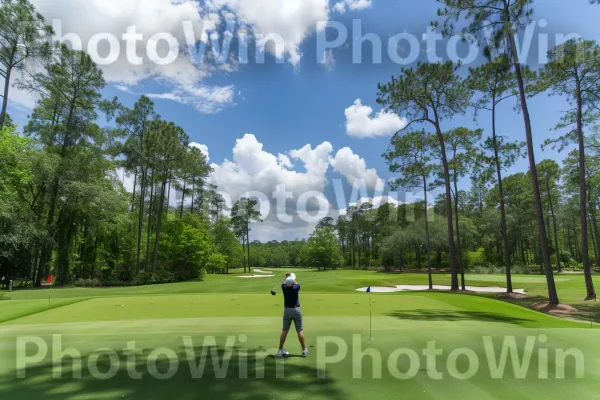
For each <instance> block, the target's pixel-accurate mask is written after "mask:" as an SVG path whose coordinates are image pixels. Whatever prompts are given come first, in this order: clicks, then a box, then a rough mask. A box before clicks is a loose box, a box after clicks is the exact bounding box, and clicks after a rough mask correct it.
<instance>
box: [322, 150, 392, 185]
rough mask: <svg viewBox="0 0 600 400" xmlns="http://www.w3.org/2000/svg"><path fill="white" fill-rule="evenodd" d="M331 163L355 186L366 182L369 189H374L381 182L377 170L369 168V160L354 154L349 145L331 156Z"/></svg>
mask: <svg viewBox="0 0 600 400" xmlns="http://www.w3.org/2000/svg"><path fill="white" fill-rule="evenodd" d="M329 163H330V164H331V166H332V167H333V170H334V171H336V172H339V173H340V174H342V175H343V176H344V177H345V178H346V180H347V181H348V183H349V184H350V185H351V186H353V187H357V186H360V185H362V183H363V182H364V183H365V184H366V187H367V188H368V189H374V188H375V187H376V186H377V184H378V183H381V179H380V178H379V176H378V175H377V170H375V169H374V168H371V169H367V162H366V161H365V160H364V159H363V158H361V157H360V156H358V155H356V154H354V152H353V151H352V149H350V148H349V147H344V148H343V149H340V150H339V151H338V152H337V154H336V155H335V157H330V158H329Z"/></svg>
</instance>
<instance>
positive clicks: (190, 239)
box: [0, 0, 260, 286]
mask: <svg viewBox="0 0 600 400" xmlns="http://www.w3.org/2000/svg"><path fill="white" fill-rule="evenodd" d="M51 31H52V30H51V28H50V27H48V26H46V25H45V22H44V20H43V18H42V17H41V16H39V15H38V14H37V13H36V12H35V9H34V7H33V6H32V5H31V4H30V3H29V2H28V1H27V0H7V1H3V2H2V5H1V7H0V50H1V51H0V73H1V75H2V76H3V77H4V78H5V82H6V83H5V91H4V97H3V107H2V113H1V116H0V128H1V130H0V277H2V278H4V279H3V281H2V282H3V283H5V284H6V283H7V282H8V281H9V280H13V281H15V284H16V285H17V286H19V285H22V286H40V285H41V284H42V283H43V282H44V281H45V280H47V278H48V277H49V276H53V277H54V283H55V284H58V285H64V284H71V283H75V284H80V285H93V286H95V285H109V284H115V285H120V284H146V283H161V282H173V281H179V280H186V279H194V278H198V277H200V276H201V274H202V273H205V272H207V270H208V271H210V272H222V271H227V270H228V269H229V268H236V267H244V268H246V266H247V258H248V257H249V255H250V252H249V250H250V249H249V247H248V246H247V243H249V241H250V240H249V232H250V229H249V226H250V224H251V223H252V222H254V221H257V220H258V219H259V218H260V215H259V213H258V211H256V210H255V208H256V202H255V201H252V200H248V199H240V200H239V201H238V202H237V203H236V204H235V205H234V207H233V210H232V212H231V218H227V217H225V216H224V212H225V211H227V207H226V205H225V201H224V199H223V197H222V196H221V195H219V194H218V193H217V190H216V189H217V188H216V187H214V186H212V185H210V184H209V183H208V181H207V177H208V175H209V173H210V172H211V168H210V167H209V166H208V164H207V159H206V156H205V155H204V154H203V153H202V152H201V151H200V150H198V149H197V148H194V147H191V146H189V142H190V140H189V138H188V136H187V135H186V133H185V132H184V130H183V129H182V128H181V127H179V126H177V125H175V124H174V123H172V122H169V121H165V120H163V119H162V118H161V117H160V116H159V115H157V113H156V111H155V109H154V104H153V103H152V101H151V100H150V99H148V98H147V97H141V98H140V99H139V100H138V101H137V102H136V103H135V105H134V106H133V107H132V108H128V107H126V106H124V105H123V104H121V103H120V102H119V101H118V99H116V98H115V99H112V100H106V99H103V98H102V96H101V94H100V93H101V91H102V89H104V87H105V86H106V82H105V80H104V78H103V74H102V71H101V70H100V69H99V68H98V66H97V65H96V64H95V63H94V62H93V61H92V60H91V58H90V57H89V56H88V55H87V54H85V53H84V52H80V51H73V50H70V49H68V48H67V47H65V46H63V45H57V44H53V43H50V42H48V41H46V39H45V35H46V34H49V33H51ZM16 69H18V70H19V71H20V72H21V76H22V78H21V79H19V80H18V82H17V85H18V86H19V87H20V88H21V89H23V90H27V91H29V92H31V93H33V94H35V95H36V98H37V102H36V106H35V108H34V110H33V112H32V114H31V116H30V118H29V120H28V122H27V123H26V125H25V126H24V127H23V129H22V131H18V129H17V127H16V126H15V125H14V124H13V122H12V120H11V119H10V116H9V115H8V114H7V112H6V110H7V104H8V102H9V99H10V79H11V75H12V74H13V72H14V71H15V70H16ZM100 121H102V123H104V124H105V125H106V126H103V125H102V124H101V122H100ZM117 171H118V172H117ZM123 173H127V174H128V175H130V176H131V177H133V191H132V192H131V193H128V192H127V191H126V190H125V188H124V186H123V183H122V182H121V180H120V179H119V176H118V175H121V174H123ZM175 190H176V191H177V192H178V193H181V194H182V198H181V199H177V200H175V199H172V198H171V193H173V192H174V191H175ZM240 242H241V243H240Z"/></svg>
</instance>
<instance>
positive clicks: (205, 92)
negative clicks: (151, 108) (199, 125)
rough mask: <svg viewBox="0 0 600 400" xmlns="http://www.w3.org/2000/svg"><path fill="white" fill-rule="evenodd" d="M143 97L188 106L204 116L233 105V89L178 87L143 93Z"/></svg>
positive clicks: (199, 86) (200, 86) (227, 87)
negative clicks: (160, 91)
mask: <svg viewBox="0 0 600 400" xmlns="http://www.w3.org/2000/svg"><path fill="white" fill-rule="evenodd" d="M145 95H146V96H148V97H149V98H151V99H162V100H171V101H175V102H177V103H181V104H186V105H190V106H192V107H194V108H195V109H196V110H198V111H199V112H201V113H204V114H215V113H218V112H219V111H221V110H223V109H224V108H225V107H227V106H231V105H233V104H234V103H233V102H234V98H235V88H234V87H233V86H225V87H210V86H203V85H196V86H190V87H180V88H177V89H175V90H173V91H171V92H166V93H145Z"/></svg>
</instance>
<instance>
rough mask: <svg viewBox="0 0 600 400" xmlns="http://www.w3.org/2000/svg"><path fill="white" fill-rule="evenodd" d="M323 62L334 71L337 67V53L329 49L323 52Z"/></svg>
mask: <svg viewBox="0 0 600 400" xmlns="http://www.w3.org/2000/svg"><path fill="white" fill-rule="evenodd" d="M321 64H323V65H324V66H325V68H327V69H328V70H329V71H333V69H334V68H335V55H334V54H333V50H332V49H329V50H326V51H325V52H324V53H323V57H322V58H321Z"/></svg>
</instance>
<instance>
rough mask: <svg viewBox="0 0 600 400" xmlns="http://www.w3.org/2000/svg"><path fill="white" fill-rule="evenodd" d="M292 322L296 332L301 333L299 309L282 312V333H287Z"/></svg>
mask: <svg viewBox="0 0 600 400" xmlns="http://www.w3.org/2000/svg"><path fill="white" fill-rule="evenodd" d="M292 321H294V326H295V327H296V332H300V331H302V311H301V310H300V308H286V309H284V311H283V331H284V332H289V331H290V327H291V326H292Z"/></svg>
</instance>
